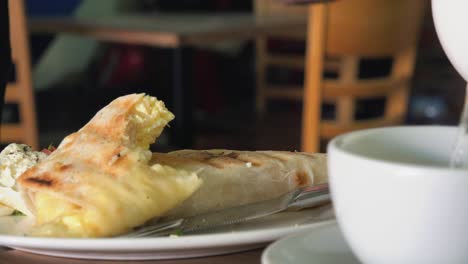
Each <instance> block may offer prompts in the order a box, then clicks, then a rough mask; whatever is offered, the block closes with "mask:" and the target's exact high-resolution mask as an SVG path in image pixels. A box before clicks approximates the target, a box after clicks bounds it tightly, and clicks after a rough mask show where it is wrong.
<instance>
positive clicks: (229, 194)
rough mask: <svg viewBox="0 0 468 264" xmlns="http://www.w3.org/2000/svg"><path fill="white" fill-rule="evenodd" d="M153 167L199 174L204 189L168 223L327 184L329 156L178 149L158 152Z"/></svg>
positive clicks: (168, 215) (178, 209)
mask: <svg viewBox="0 0 468 264" xmlns="http://www.w3.org/2000/svg"><path fill="white" fill-rule="evenodd" d="M150 163H154V164H164V165H168V166H171V167H173V168H177V169H181V170H185V171H192V172H196V173H197V174H198V176H199V177H200V178H201V179H202V181H203V184H202V186H200V188H199V189H198V190H197V191H196V192H195V193H194V194H193V195H192V196H190V197H189V198H188V199H187V200H185V201H184V202H183V203H182V204H181V205H180V206H178V207H176V208H174V209H173V210H171V211H170V212H168V213H167V214H165V216H166V217H168V218H174V217H183V216H191V215H197V214H201V213H206V212H209V211H215V210H220V209H223V208H228V207H234V206H239V205H244V204H248V203H253V202H258V201H262V200H267V199H272V198H275V197H277V196H279V195H281V194H284V193H286V192H288V191H290V190H292V189H294V188H297V187H299V186H305V185H316V184H321V183H325V182H327V169H326V155H325V154H320V153H317V154H309V153H304V152H287V151H235V150H179V151H174V152H170V153H167V154H164V153H153V157H152V159H151V162H150Z"/></svg>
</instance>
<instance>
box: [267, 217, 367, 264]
mask: <svg viewBox="0 0 468 264" xmlns="http://www.w3.org/2000/svg"><path fill="white" fill-rule="evenodd" d="M293 263H294V264H314V263H317V264H342V263H346V264H359V263H360V262H359V261H358V260H357V258H356V257H355V256H354V254H353V253H352V252H351V249H350V248H349V246H348V244H347V243H346V242H345V240H344V237H343V235H342V234H341V231H340V229H339V228H338V225H337V224H336V222H335V221H332V222H331V223H330V222H329V223H327V224H325V225H322V226H320V227H319V228H312V229H306V230H304V231H303V232H301V233H297V234H294V235H290V236H287V237H285V238H283V239H280V240H278V241H276V242H274V243H273V244H271V245H270V246H269V247H267V249H266V250H265V251H264V252H263V254H262V264H293Z"/></svg>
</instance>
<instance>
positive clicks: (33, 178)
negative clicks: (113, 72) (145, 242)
mask: <svg viewBox="0 0 468 264" xmlns="http://www.w3.org/2000/svg"><path fill="white" fill-rule="evenodd" d="M173 118H174V116H173V114H172V113H170V112H169V111H168V110H167V109H166V107H165V106H164V103H163V102H161V101H158V100H157V99H156V98H154V97H149V96H144V95H143V94H132V95H127V96H123V97H120V98H117V99H116V100H114V101H113V102H111V103H110V104H109V105H108V106H106V107H105V108H103V109H101V110H100V111H99V112H98V113H97V114H96V115H95V116H94V117H93V118H92V119H91V120H90V121H89V123H88V124H86V125H85V126H84V127H83V128H82V129H80V130H79V131H78V132H76V133H74V134H71V135H69V136H67V137H66V138H65V139H64V140H63V141H62V143H61V144H60V145H59V146H58V148H57V149H56V150H55V151H54V152H53V153H52V154H51V155H50V156H49V157H47V158H46V159H45V160H44V161H42V162H41V163H39V164H38V165H37V166H35V167H32V168H31V169H29V170H27V171H26V172H25V173H24V174H23V175H21V177H20V178H19V180H18V182H19V186H20V190H21V192H22V193H23V194H25V197H26V199H27V201H28V204H29V206H30V207H31V210H32V211H33V212H34V213H35V215H36V222H37V226H36V227H35V228H34V229H33V231H32V232H31V234H32V235H36V236H53V237H103V236H113V235H118V234H121V233H124V232H127V231H129V230H131V229H132V228H134V227H136V226H139V225H142V224H144V223H145V222H146V221H147V220H149V219H151V218H154V217H157V216H160V215H162V214H164V213H165V212H167V211H168V210H170V209H172V208H173V207H175V206H176V205H178V204H179V203H181V202H182V201H183V200H185V199H186V198H187V197H189V196H190V195H191V194H192V193H193V192H194V191H195V190H196V189H197V188H198V187H199V186H200V184H201V181H200V179H199V178H198V177H197V176H196V174H195V173H192V172H187V171H183V170H178V169H174V168H172V167H170V166H167V165H161V164H151V165H150V164H149V163H148V162H149V161H150V159H151V152H150V151H149V145H150V144H151V143H153V142H154V141H155V139H156V138H157V137H158V136H159V135H160V134H161V132H162V130H163V128H164V127H165V126H166V125H167V124H168V122H169V121H170V120H172V119H173Z"/></svg>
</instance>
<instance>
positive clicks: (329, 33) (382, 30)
mask: <svg viewBox="0 0 468 264" xmlns="http://www.w3.org/2000/svg"><path fill="white" fill-rule="evenodd" d="M424 8H425V0H392V1H388V0H338V1H336V2H333V3H330V4H320V5H312V6H310V7H309V22H308V23H309V26H308V39H307V55H306V56H307V62H306V80H305V82H306V84H305V91H304V100H303V122H302V123H303V124H302V150H303V151H308V152H317V151H319V150H320V141H321V139H324V140H328V139H330V138H332V137H334V136H336V135H339V134H341V133H345V132H348V131H352V130H357V129H364V128H371V127H379V126H389V125H395V124H400V123H402V122H403V121H404V118H405V114H406V111H407V98H408V93H409V89H410V81H411V78H412V75H413V68H414V64H415V56H416V49H417V43H418V36H419V32H420V28H421V24H422V21H423V14H424ZM325 57H333V58H337V59H338V61H339V64H340V65H339V68H338V78H337V79H327V78H323V69H324V66H323V65H324V60H325V59H324V58H325ZM369 58H391V59H392V60H393V63H392V66H391V69H390V73H389V75H388V76H385V77H379V78H372V79H360V78H359V68H360V62H361V61H362V59H369ZM368 98H385V100H386V103H385V106H384V111H383V115H382V116H380V117H377V118H372V119H365V120H356V117H355V113H356V102H357V100H360V99H368ZM324 102H328V103H332V104H334V105H335V109H336V111H335V118H334V119H333V120H329V121H326V120H321V106H322V103H324Z"/></svg>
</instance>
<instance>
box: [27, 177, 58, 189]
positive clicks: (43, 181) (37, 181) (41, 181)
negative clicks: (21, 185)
mask: <svg viewBox="0 0 468 264" xmlns="http://www.w3.org/2000/svg"><path fill="white" fill-rule="evenodd" d="M24 181H26V182H29V183H31V184H34V185H38V186H42V187H51V186H52V185H54V180H53V179H51V178H50V177H49V176H48V175H41V176H39V177H36V178H26V179H24Z"/></svg>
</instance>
